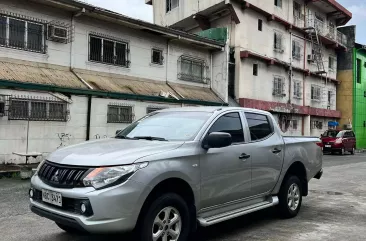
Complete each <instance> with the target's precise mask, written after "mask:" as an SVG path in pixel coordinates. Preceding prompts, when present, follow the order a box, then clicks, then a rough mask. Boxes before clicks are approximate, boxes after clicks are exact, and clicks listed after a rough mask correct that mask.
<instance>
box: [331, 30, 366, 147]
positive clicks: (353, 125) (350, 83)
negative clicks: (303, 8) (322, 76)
mask: <svg viewBox="0 0 366 241" xmlns="http://www.w3.org/2000/svg"><path fill="white" fill-rule="evenodd" d="M340 31H342V32H343V33H344V34H346V35H347V38H348V39H349V45H348V46H347V47H348V51H347V52H345V53H343V54H342V55H341V56H340V58H339V71H338V77H337V79H339V80H340V81H341V84H340V85H339V88H338V92H337V109H338V110H340V111H341V112H342V118H341V119H340V121H339V124H340V128H342V129H352V130H354V132H355V134H356V147H357V148H358V149H365V148H366V45H362V44H359V43H355V36H356V26H347V27H343V28H341V29H340Z"/></svg>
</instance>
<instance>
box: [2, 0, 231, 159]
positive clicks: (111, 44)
mask: <svg viewBox="0 0 366 241" xmlns="http://www.w3.org/2000/svg"><path fill="white" fill-rule="evenodd" d="M0 9H1V11H0V163H24V160H25V159H24V158H23V157H20V156H19V155H16V154H14V153H23V154H24V153H29V152H36V153H41V154H43V155H44V156H45V155H47V153H49V152H52V151H54V150H56V149H57V148H61V147H63V146H67V145H70V144H76V143H80V142H82V141H85V140H92V139H100V138H108V137H111V136H113V135H114V134H115V132H116V130H120V129H123V128H124V127H126V126H127V125H128V124H130V123H131V122H133V121H134V120H137V119H139V118H141V117H143V116H144V115H146V114H147V113H149V112H152V111H155V110H158V109H162V108H172V107H181V106H201V105H210V106H212V105H218V106H222V105H226V102H227V99H228V97H227V86H228V84H227V81H228V79H227V72H228V70H227V69H228V56H229V51H228V49H227V48H226V46H225V43H223V42H218V41H214V40H210V39H206V38H202V37H199V36H197V35H193V34H188V33H186V32H183V31H179V30H175V29H169V28H165V27H161V26H158V25H155V24H151V23H147V22H143V21H140V20H136V19H131V18H128V17H126V16H123V15H120V14H117V13H114V12H111V11H108V10H105V9H101V8H97V7H95V6H92V5H88V4H85V3H81V2H77V1H70V0H34V1H33V0H31V1H25V0H11V1H10V0H2V1H1V2H0ZM218 67H220V68H218ZM215 71H219V72H215ZM33 161H34V160H33Z"/></svg>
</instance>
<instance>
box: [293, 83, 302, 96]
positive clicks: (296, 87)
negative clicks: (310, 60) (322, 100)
mask: <svg viewBox="0 0 366 241" xmlns="http://www.w3.org/2000/svg"><path fill="white" fill-rule="evenodd" d="M301 89H302V88H301V82H299V81H295V82H294V98H297V99H301V98H302V93H301Z"/></svg>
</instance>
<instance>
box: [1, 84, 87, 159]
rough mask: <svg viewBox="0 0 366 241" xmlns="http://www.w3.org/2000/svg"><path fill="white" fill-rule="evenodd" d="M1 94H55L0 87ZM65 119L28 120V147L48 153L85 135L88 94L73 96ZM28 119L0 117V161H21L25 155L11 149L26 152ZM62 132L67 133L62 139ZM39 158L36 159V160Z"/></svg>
mask: <svg viewBox="0 0 366 241" xmlns="http://www.w3.org/2000/svg"><path fill="white" fill-rule="evenodd" d="M0 95H13V96H26V97H31V98H50V97H52V98H55V97H53V96H52V95H50V94H48V93H42V92H30V91H18V90H8V89H0ZM71 100H72V104H69V111H70V118H69V121H67V122H56V121H30V122H29V134H28V139H29V141H28V143H29V147H28V151H29V152H41V153H44V154H45V155H47V154H48V153H50V152H52V151H54V150H56V149H57V148H58V147H60V146H64V145H71V144H76V143H79V142H82V141H85V139H86V124H87V123H86V118H87V98H86V97H83V96H72V97H71ZM27 124H28V122H27V121H24V120H8V116H3V117H0V163H24V162H25V158H24V157H19V156H16V155H13V152H26V143H27ZM62 135H66V136H65V137H64V138H63V139H62V140H61V139H60V138H61V137H62ZM38 161H39V160H38Z"/></svg>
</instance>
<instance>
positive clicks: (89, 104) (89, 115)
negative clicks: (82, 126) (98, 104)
mask: <svg viewBox="0 0 366 241" xmlns="http://www.w3.org/2000/svg"><path fill="white" fill-rule="evenodd" d="M92 99H93V97H92V96H91V95H88V112H87V117H86V140H87V141H89V140H90V122H91V106H92Z"/></svg>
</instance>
